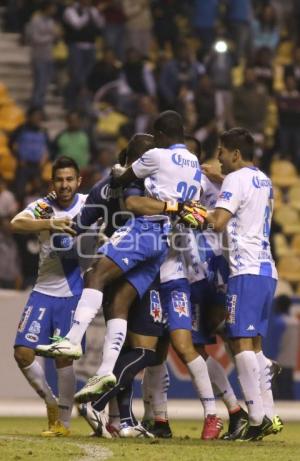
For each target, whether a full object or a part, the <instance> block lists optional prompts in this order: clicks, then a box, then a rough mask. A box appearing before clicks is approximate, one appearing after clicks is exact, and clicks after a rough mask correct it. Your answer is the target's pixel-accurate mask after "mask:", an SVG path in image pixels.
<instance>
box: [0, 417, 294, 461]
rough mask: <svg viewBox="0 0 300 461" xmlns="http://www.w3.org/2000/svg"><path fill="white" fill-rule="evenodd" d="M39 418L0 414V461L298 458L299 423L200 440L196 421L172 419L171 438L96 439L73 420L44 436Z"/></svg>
mask: <svg viewBox="0 0 300 461" xmlns="http://www.w3.org/2000/svg"><path fill="white" fill-rule="evenodd" d="M45 423H46V420H45V419H41V418H0V460H1V461H10V460H13V461H22V460H26V461H27V460H31V461H90V460H91V461H92V460H93V461H102V460H115V461H129V460H130V461H148V460H149V461H270V460H271V461H277V460H278V461H279V460H280V461H282V460H283V461H297V460H299V459H300V423H288V424H285V427H284V430H283V432H282V433H281V434H279V435H276V436H269V437H267V438H266V439H265V440H264V441H262V442H257V443H255V442H250V443H234V442H222V441H215V442H203V441H201V440H199V436H200V432H201V425H200V423H199V422H196V421H173V422H172V424H171V425H172V429H173V433H174V438H173V439H172V440H161V439H160V440H157V439H155V440H151V439H139V440H137V439H129V440H128V439H126V440H124V439H113V440H105V439H95V438H90V437H88V434H89V432H90V431H89V427H88V426H87V424H86V423H85V421H84V420H82V419H79V418H78V419H75V420H74V421H73V425H72V436H71V437H68V438H54V439H45V438H42V437H40V435H39V434H40V432H41V431H42V429H44V428H45Z"/></svg>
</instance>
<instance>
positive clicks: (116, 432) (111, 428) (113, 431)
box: [106, 423, 120, 439]
mask: <svg viewBox="0 0 300 461" xmlns="http://www.w3.org/2000/svg"><path fill="white" fill-rule="evenodd" d="M106 430H107V432H109V433H110V435H111V437H112V438H113V439H115V438H118V437H120V429H119V427H116V426H115V425H114V424H110V423H107V424H106Z"/></svg>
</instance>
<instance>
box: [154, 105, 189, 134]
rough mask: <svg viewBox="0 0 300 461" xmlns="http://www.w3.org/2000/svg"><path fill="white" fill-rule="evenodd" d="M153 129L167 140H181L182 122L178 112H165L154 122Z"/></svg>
mask: <svg viewBox="0 0 300 461" xmlns="http://www.w3.org/2000/svg"><path fill="white" fill-rule="evenodd" d="M154 129H155V130H157V131H161V132H162V133H163V134H165V135H166V136H168V137H169V138H174V139H183V137H184V133H183V120H182V117H181V115H180V114H178V112H175V111H174V110H166V111H165V112H162V113H161V114H160V115H159V116H158V117H157V119H156V120H155V122H154Z"/></svg>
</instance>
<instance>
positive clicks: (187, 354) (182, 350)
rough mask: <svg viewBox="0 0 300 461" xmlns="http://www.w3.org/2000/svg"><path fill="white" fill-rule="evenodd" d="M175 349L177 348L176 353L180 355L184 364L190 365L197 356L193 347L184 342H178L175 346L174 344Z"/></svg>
mask: <svg viewBox="0 0 300 461" xmlns="http://www.w3.org/2000/svg"><path fill="white" fill-rule="evenodd" d="M173 347H174V348H175V351H176V353H177V354H178V355H179V357H180V358H181V360H182V361H183V362H184V363H188V362H190V361H191V360H193V358H194V355H195V354H196V351H195V349H194V347H193V345H192V344H188V343H186V342H184V341H178V342H176V343H175V344H173Z"/></svg>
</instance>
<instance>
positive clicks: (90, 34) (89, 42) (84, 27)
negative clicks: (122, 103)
mask: <svg viewBox="0 0 300 461" xmlns="http://www.w3.org/2000/svg"><path fill="white" fill-rule="evenodd" d="M91 4H92V2H91V0H79V1H78V2H73V3H72V5H71V6H68V7H67V8H66V9H65V11H64V15H63V20H64V25H65V37H66V41H67V43H68V46H69V78H70V82H69V85H68V88H67V91H66V106H67V108H68V109H76V108H77V107H76V106H77V95H78V91H79V90H80V88H81V87H82V86H84V85H85V83H86V80H87V77H88V75H89V74H90V72H91V70H92V68H93V66H94V64H95V61H96V48H95V41H96V37H97V35H99V33H100V30H101V29H102V27H103V25H104V20H103V16H102V15H101V13H100V11H99V9H100V7H101V5H100V6H99V9H98V8H97V7H93V6H91Z"/></svg>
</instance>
